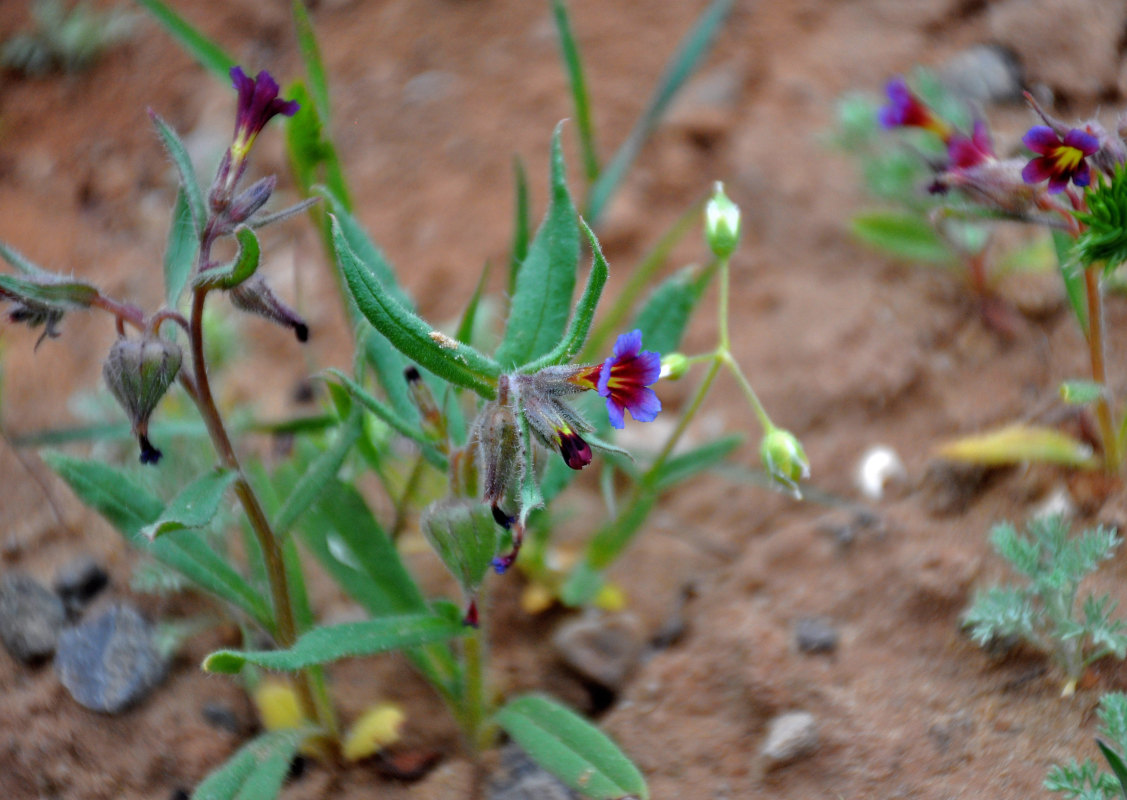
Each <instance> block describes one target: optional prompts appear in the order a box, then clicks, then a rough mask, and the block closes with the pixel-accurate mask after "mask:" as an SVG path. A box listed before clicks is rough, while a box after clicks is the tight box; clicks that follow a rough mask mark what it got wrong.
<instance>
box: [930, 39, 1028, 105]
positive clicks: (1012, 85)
mask: <svg viewBox="0 0 1127 800" xmlns="http://www.w3.org/2000/svg"><path fill="white" fill-rule="evenodd" d="M938 77H939V80H940V81H941V82H942V83H943V85H944V86H946V87H947V89H948V91H950V92H951V93H952V94H955V95H958V96H959V98H960V99H961V100H963V101H964V102H967V103H970V104H972V105H975V104H977V105H987V104H989V103H1013V102H1016V101H1018V100H1020V99H1021V90H1022V88H1023V86H1024V78H1023V76H1022V70H1021V65H1020V64H1018V61H1017V56H1015V55H1014V54H1013V53H1012V52H1011V51H1010V50H1007V49H1006V48H1004V47H999V46H998V45H993V44H980V45H976V46H974V47H971V48H969V49H967V50H963V51H962V52H961V53H956V54H955V55H954V56H952V57H951V58H949V59H948V60H947V62H946V63H945V64H943V66H941V67H940V68H939V70H938Z"/></svg>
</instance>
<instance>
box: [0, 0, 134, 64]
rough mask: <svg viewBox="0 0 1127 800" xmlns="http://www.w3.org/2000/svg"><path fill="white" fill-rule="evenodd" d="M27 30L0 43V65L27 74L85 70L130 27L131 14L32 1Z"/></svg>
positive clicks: (45, 0)
mask: <svg viewBox="0 0 1127 800" xmlns="http://www.w3.org/2000/svg"><path fill="white" fill-rule="evenodd" d="M31 18H32V26H31V30H28V31H25V32H22V33H17V34H16V35H15V36H13V37H12V38H10V39H8V40H7V41H6V42H4V43H3V44H2V45H0V65H3V66H5V67H8V68H9V69H14V70H17V71H19V72H23V73H25V74H27V75H42V74H44V73H47V72H50V71H51V70H55V69H63V70H66V71H67V72H75V71H78V70H82V69H86V68H87V67H89V66H90V65H91V64H93V63H94V61H96V60H97V59H98V57H99V56H100V55H101V54H102V53H103V52H105V51H106V50H107V49H108V48H110V47H113V46H114V45H116V44H119V43H120V42H122V41H124V40H125V39H126V38H127V37H128V36H129V34H130V33H131V32H132V30H133V22H134V15H132V14H130V13H128V12H126V11H123V10H121V9H112V10H110V11H105V12H102V11H97V10H96V9H94V8H92V7H91V6H90V5H89V4H87V3H79V4H78V5H76V6H74V7H73V8H71V9H69V10H68V9H67V8H66V7H65V6H64V5H63V3H62V1H61V0H36V2H35V3H33V4H32V6H31Z"/></svg>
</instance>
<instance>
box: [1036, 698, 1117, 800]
mask: <svg viewBox="0 0 1127 800" xmlns="http://www.w3.org/2000/svg"><path fill="white" fill-rule="evenodd" d="M1097 714H1098V716H1099V718H1100V723H1101V724H1100V730H1099V738H1098V739H1097V741H1098V742H1099V744H1100V750H1101V751H1102V752H1103V754H1104V758H1105V759H1106V760H1107V761H1108V766H1110V767H1111V769H1112V773H1110V774H1109V773H1107V772H1103V771H1102V770H1101V769H1100V768H1099V766H1098V765H1097V764H1096V762H1094V761H1092V759H1090V758H1089V759H1086V760H1085V761H1084V763H1078V762H1077V761H1076V759H1072V760H1071V761H1070V762H1069V763H1067V764H1056V765H1054V766H1053V767H1052V768H1051V769H1050V770H1049V774H1048V775H1046V776H1045V788H1046V789H1048V790H1049V791H1050V792H1058V793H1060V794H1062V795H1064V796H1065V798H1067V800H1115V799H1116V798H1123V797H1127V786H1124V784H1123V778H1122V777H1120V776H1119V772H1120V770H1121V769H1122V765H1123V754H1124V753H1125V752H1127V694H1123V693H1122V692H1113V693H1111V694H1106V695H1104V696H1103V698H1102V699H1101V700H1100V708H1099V711H1098V712H1097Z"/></svg>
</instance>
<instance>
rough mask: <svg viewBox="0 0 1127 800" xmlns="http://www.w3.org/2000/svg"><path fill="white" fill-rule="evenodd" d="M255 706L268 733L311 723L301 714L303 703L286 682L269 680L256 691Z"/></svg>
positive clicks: (259, 685) (263, 682)
mask: <svg viewBox="0 0 1127 800" xmlns="http://www.w3.org/2000/svg"><path fill="white" fill-rule="evenodd" d="M254 704H255V706H257V708H258V718H259V719H260V720H262V727H263V728H265V729H266V730H268V731H285V730H293V729H294V728H301V727H303V726H305V725H308V724H309V723H308V722H307V721H306V719H305V716H304V715H303V714H302V713H301V703H300V702H299V701H298V699H297V692H295V691H294V688H293V686H291V685H290V684H289V683H287V682H286V681H281V680H277V679H272V678H267V679H266V680H264V681H262V683H260V684H258V688H257V689H255V690H254Z"/></svg>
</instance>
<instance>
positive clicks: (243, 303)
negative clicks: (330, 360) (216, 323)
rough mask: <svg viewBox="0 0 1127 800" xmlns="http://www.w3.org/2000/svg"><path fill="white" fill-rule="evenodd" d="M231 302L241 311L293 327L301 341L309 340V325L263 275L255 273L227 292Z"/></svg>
mask: <svg viewBox="0 0 1127 800" xmlns="http://www.w3.org/2000/svg"><path fill="white" fill-rule="evenodd" d="M227 295H228V296H229V297H230V298H231V303H232V304H233V305H234V306H235V308H237V309H239V310H240V311H246V312H248V313H250V314H258V315H259V316H260V317H266V319H268V320H271V321H272V322H276V323H278V324H279V325H284V326H286V327H287V328H293V331H294V335H296V336H297V340H298V341H299V342H307V341H309V326H308V325H306V324H305V320H304V319H302V318H301V316H299V315H298V313H297V312H296V311H294V310H293V309H292V308H290V307H289V306H287V305H286V304H285V303H283V302H282V301H281V300H279V299H278V298H277V296H276V295H275V294H274V291H273V290H272V289H271V288H270V284H268V283H267V282H266V279H265V278H263V277H262V276H261V275H255V276H254V277H252V278H251V279H250V280H247V281H244V282H243V283H240V284H239V285H238V286H236V287H235V288H234V289H231V290H230V291H228V292H227Z"/></svg>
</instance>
